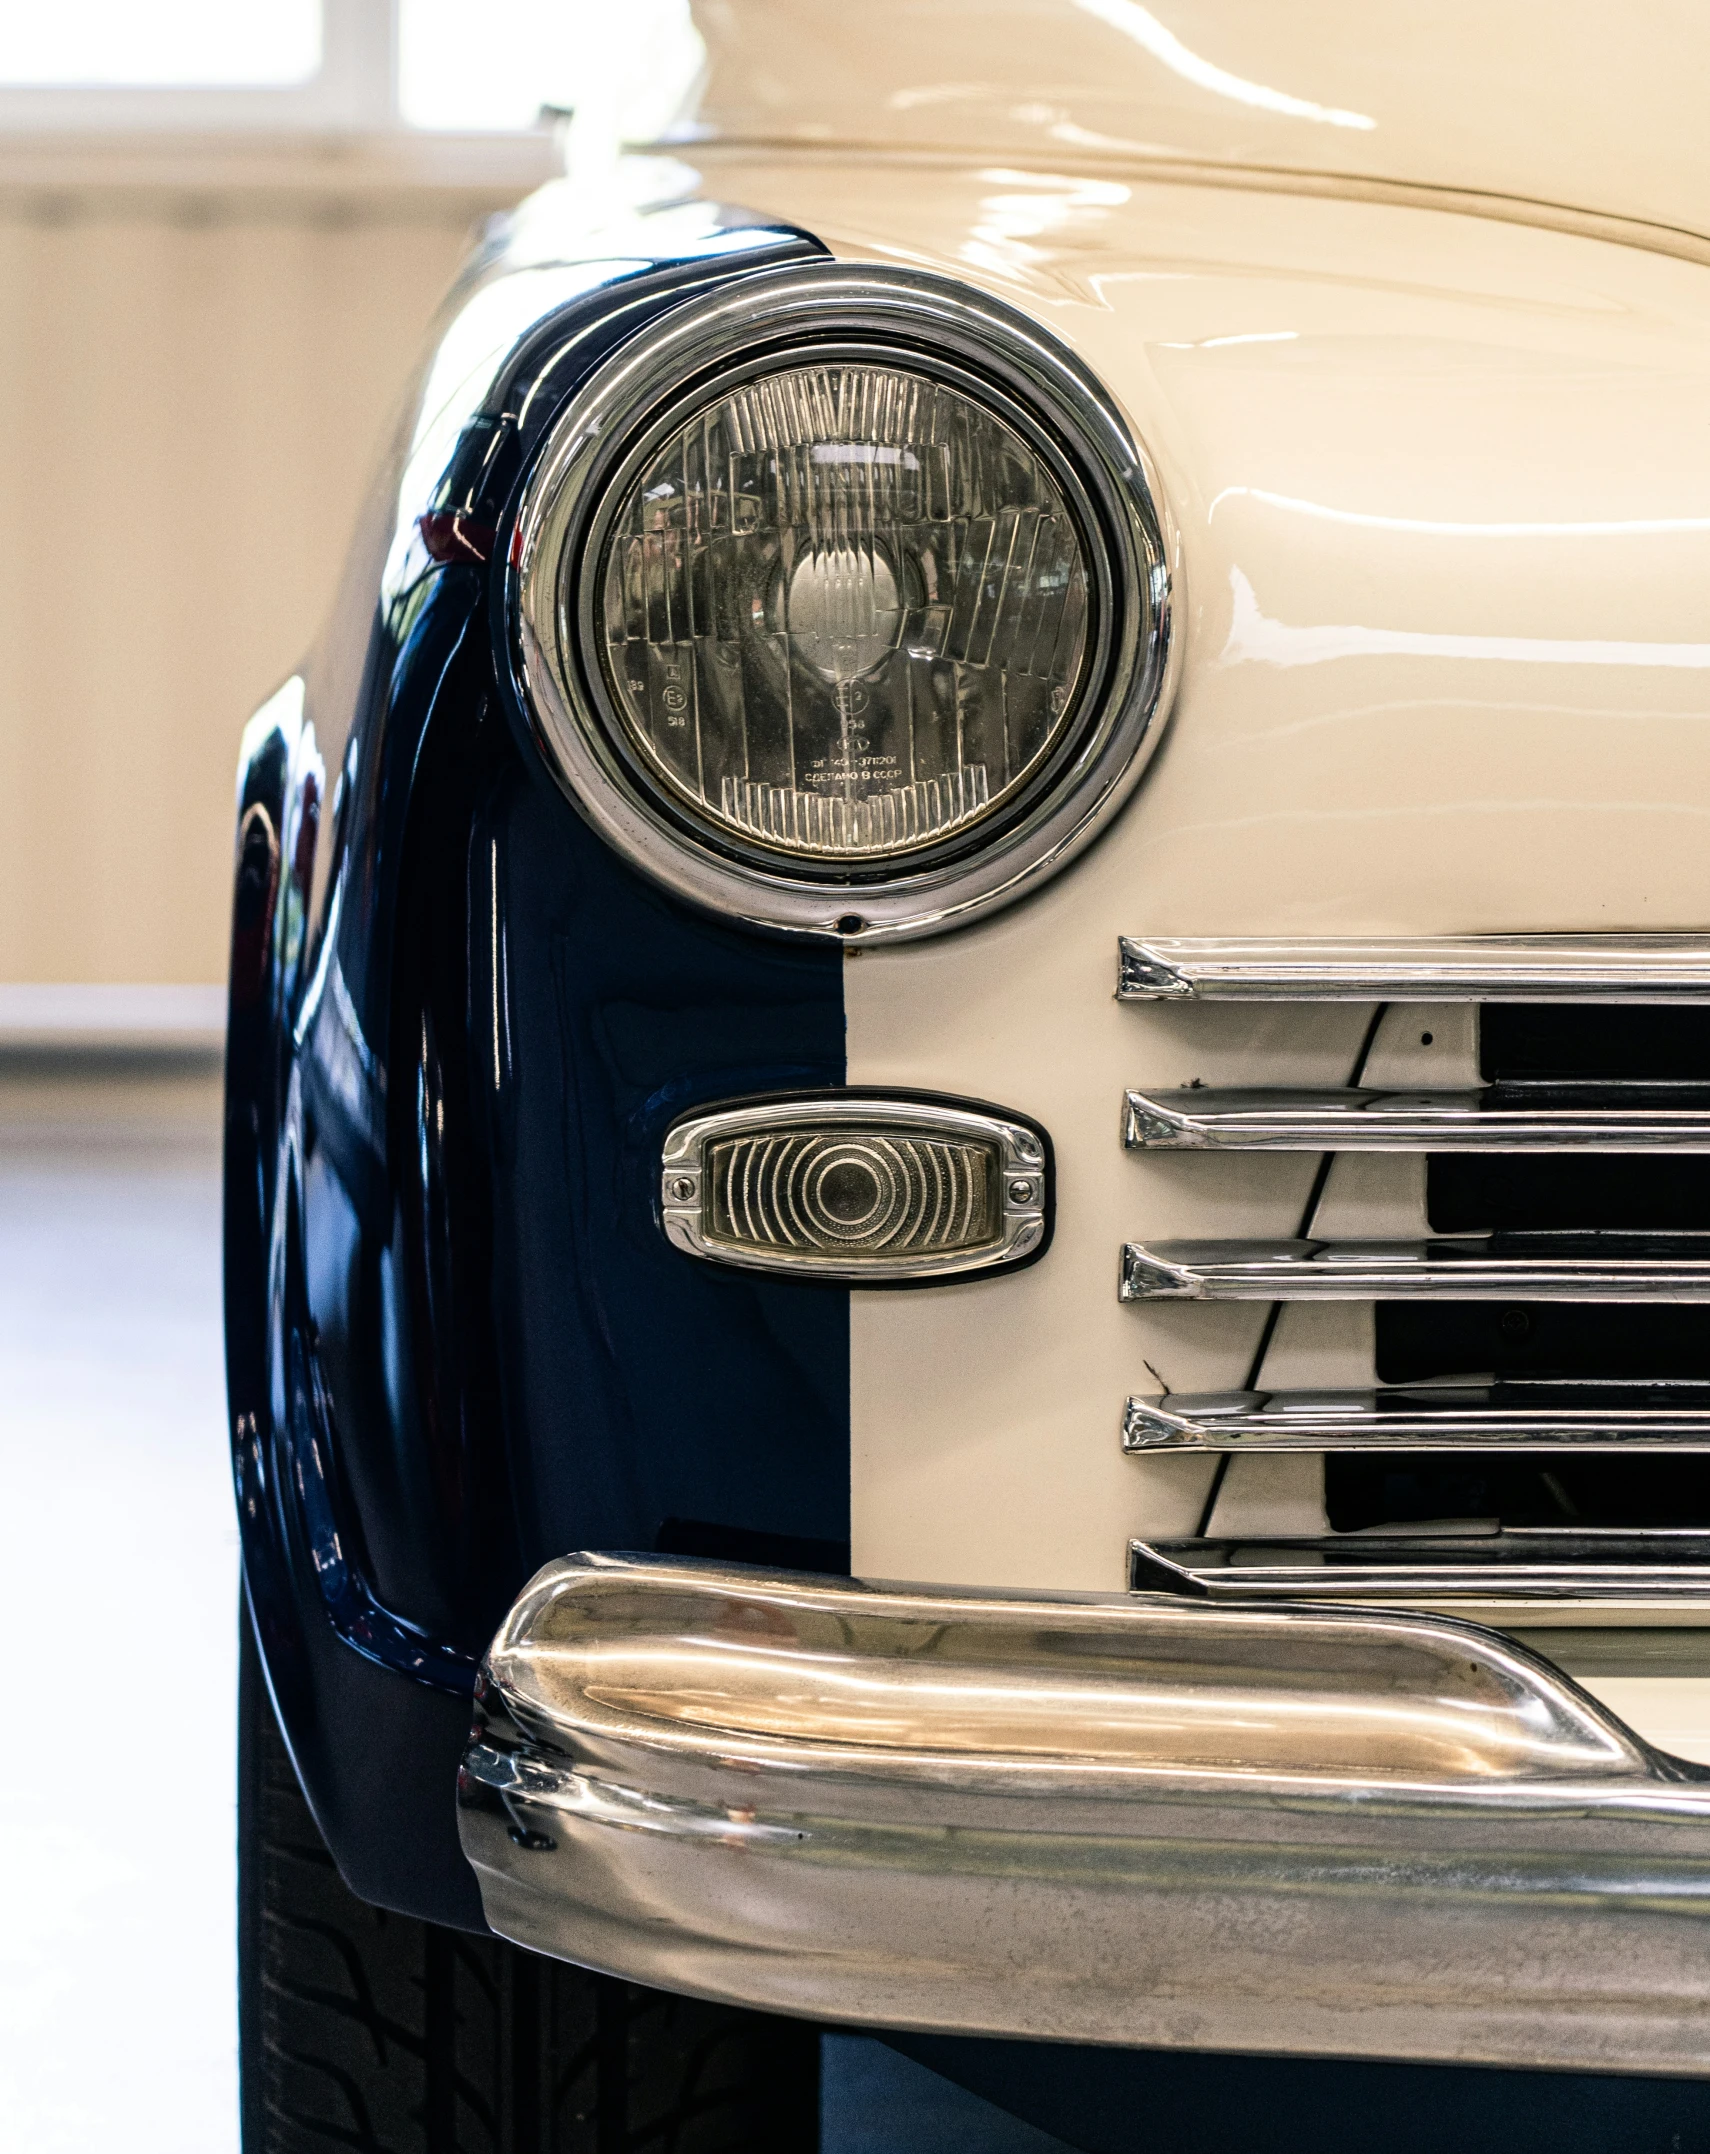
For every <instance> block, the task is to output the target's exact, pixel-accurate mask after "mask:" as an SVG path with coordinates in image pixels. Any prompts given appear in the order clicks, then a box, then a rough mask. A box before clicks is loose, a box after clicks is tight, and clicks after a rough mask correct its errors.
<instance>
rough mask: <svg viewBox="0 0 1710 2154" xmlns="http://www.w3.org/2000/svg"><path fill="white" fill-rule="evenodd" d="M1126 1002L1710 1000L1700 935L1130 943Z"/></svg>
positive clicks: (1123, 964) (1126, 944)
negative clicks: (1188, 1000)
mask: <svg viewBox="0 0 1710 2154" xmlns="http://www.w3.org/2000/svg"><path fill="white" fill-rule="evenodd" d="M1117 994H1118V997H1119V998H1120V999H1121V1000H1122V1001H1125V1002H1146V1001H1158V1000H1187V999H1197V1000H1199V1001H1231V1002H1710V937H1707V936H1703V935H1450V936H1438V937H1433V938H1430V939H1423V940H1411V941H1410V940H1402V939H1399V938H1397V939H1381V938H1380V939H1370V940H1366V939H1353V938H1346V937H1322V938H1313V939H1303V940H1298V941H1297V940H1279V939H1275V938H1269V939H1263V940H1261V939H1258V938H1255V937H1251V936H1193V937H1172V938H1167V939H1158V938H1153V937H1148V938H1147V939H1146V940H1145V941H1141V940H1139V939H1137V938H1135V937H1132V936H1127V935H1125V936H1124V937H1123V938H1122V942H1121V954H1120V960H1119V970H1118V975H1117Z"/></svg>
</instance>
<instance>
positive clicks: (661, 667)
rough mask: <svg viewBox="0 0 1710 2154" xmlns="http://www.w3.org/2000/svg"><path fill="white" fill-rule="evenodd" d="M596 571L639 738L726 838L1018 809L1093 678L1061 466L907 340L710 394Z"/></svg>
mask: <svg viewBox="0 0 1710 2154" xmlns="http://www.w3.org/2000/svg"><path fill="white" fill-rule="evenodd" d="M566 572H567V573H569V574H574V573H576V571H575V569H574V568H573V567H572V566H571V565H570V564H566ZM597 573H598V583H599V589H600V601H601V603H600V615H599V631H600V632H599V651H598V659H599V663H600V665H601V667H602V670H603V673H604V679H605V685H606V687H607V688H608V690H609V693H610V697H611V701H612V704H613V706H614V708H615V710H616V712H617V714H618V717H619V721H620V723H621V725H622V727H623V729H624V736H625V740H626V743H627V745H628V746H630V747H631V749H632V750H633V751H634V752H635V754H636V756H637V757H638V759H639V760H640V761H641V762H642V764H643V765H644V767H645V768H646V769H647V770H648V771H649V773H650V774H652V775H653V776H655V777H656V778H657V779H658V780H660V781H662V782H663V784H664V785H665V786H666V787H667V788H668V789H669V792H670V794H671V795H672V796H674V797H675V798H676V799H678V800H680V801H681V802H682V803H684V805H685V806H686V807H687V808H688V809H689V810H690V811H692V812H693V813H695V814H696V815H697V816H703V817H705V818H707V819H708V820H709V821H710V822H712V823H713V824H714V825H715V826H716V827H717V828H718V829H719V831H720V832H722V833H723V834H725V835H726V837H727V838H729V839H731V840H735V841H743V842H746V843H747V844H750V845H755V846H760V847H764V848H767V849H769V850H775V851H777V852H780V853H784V854H788V855H791V856H795V857H798V858H800V859H801V860H803V861H804V862H805V861H815V862H825V863H841V862H847V861H874V860H897V859H904V858H907V857H908V856H909V855H911V854H917V853H920V852H921V851H923V850H924V849H928V848H932V847H935V846H937V845H938V844H940V843H941V842H942V841H943V840H944V839H945V838H947V837H949V836H951V835H952V834H953V833H955V832H958V831H961V830H965V829H966V828H967V827H968V826H969V825H971V824H973V823H976V822H980V821H983V820H984V819H986V818H987V817H990V816H992V815H994V814H996V813H997V812H999V811H1000V810H1001V809H1002V808H1003V807H1004V805H1005V804H1006V803H1007V802H1009V801H1010V800H1011V799H1012V798H1013V797H1014V796H1015V794H1016V793H1017V792H1018V791H1019V790H1020V789H1021V788H1023V787H1025V786H1026V784H1027V782H1028V780H1029V779H1030V778H1032V777H1033V776H1034V775H1035V773H1036V772H1037V771H1038V770H1039V769H1040V767H1041V765H1042V764H1043V763H1044V762H1045V761H1046V759H1047V758H1048V757H1049V755H1050V753H1051V751H1052V749H1053V748H1054V747H1055V746H1056V745H1057V743H1058V742H1059V741H1060V740H1061V739H1062V738H1063V735H1064V733H1065V731H1066V730H1067V729H1068V728H1069V727H1070V726H1071V724H1072V722H1073V718H1074V714H1075V710H1076V706H1077V703H1078V699H1079V693H1080V689H1081V686H1082V684H1083V682H1084V680H1085V678H1086V671H1087V656H1088V651H1087V627H1088V621H1087V611H1088V589H1089V577H1088V573H1087V540H1086V539H1085V538H1084V537H1083V536H1082V533H1081V530H1080V528H1079V526H1078V523H1077V519H1076V517H1075V515H1074V513H1073V511H1072V510H1071V508H1070V506H1069V502H1068V499H1067V497H1066V491H1065V487H1064V485H1063V484H1062V483H1061V482H1060V481H1059V480H1058V478H1057V477H1056V476H1055V475H1054V473H1053V472H1052V470H1051V467H1050V464H1049V463H1048V462H1047V460H1046V458H1045V456H1044V455H1043V454H1042V453H1041V452H1040V451H1039V449H1037V448H1036V447H1035V446H1034V445H1033V444H1031V443H1030V442H1029V441H1028V440H1027V439H1026V438H1025V437H1024V436H1023V435H1022V434H1021V433H1020V432H1019V431H1018V429H1017V428H1016V427H1015V426H1013V425H1011V424H1010V423H1009V422H1008V421H1007V420H1005V419H1004V418H1003V417H1002V416H1000V415H999V413H998V412H996V411H994V410H992V409H990V408H989V407H987V406H986V405H984V404H982V403H980V402H978V401H976V400H975V398H974V397H972V396H970V395H968V394H966V393H962V392H959V391H958V390H956V389H953V388H950V387H948V386H947V385H946V384H944V383H943V382H940V381H935V380H933V379H932V378H931V377H930V376H928V375H926V374H923V373H920V372H918V371H916V370H915V369H912V368H905V367H902V366H900V365H895V364H891V365H878V364H874V363H872V362H870V361H869V362H867V363H865V364H862V363H859V362H854V363H850V362H843V363H820V364H813V365H805V366H792V367H782V368H777V369H775V370H769V371H767V372H766V373H764V374H762V375H761V376H759V377H758V378H757V379H756V380H754V381H751V382H747V383H744V384H742V385H741V386H739V387H734V388H731V389H728V390H726V391H725V392H724V393H723V394H722V395H718V396H715V397H713V398H712V399H710V400H709V401H707V402H706V403H704V404H702V405H701V406H700V407H699V408H698V409H697V410H695V411H694V412H692V413H691V414H690V415H689V416H688V417H687V418H686V419H684V420H683V421H682V422H681V423H680V424H678V425H677V426H676V427H674V428H673V430H672V431H671V432H670V433H669V434H667V435H666V437H665V439H664V440H663V441H661V442H660V443H659V444H658V445H657V447H655V448H650V449H649V450H648V452H647V454H646V457H645V459H644V461H643V462H642V464H641V467H640V469H639V470H637V471H636V472H635V473H634V475H633V477H630V478H628V479H627V480H626V482H625V485H624V488H623V492H622V495H621V498H620V500H619V503H618V505H617V509H616V513H615V515H614V516H613V518H612V522H611V528H610V535H609V537H608V538H607V539H606V541H605V552H604V560H603V562H602V563H601V565H600V568H599V570H598V572H597Z"/></svg>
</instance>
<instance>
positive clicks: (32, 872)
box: [0, 135, 551, 983]
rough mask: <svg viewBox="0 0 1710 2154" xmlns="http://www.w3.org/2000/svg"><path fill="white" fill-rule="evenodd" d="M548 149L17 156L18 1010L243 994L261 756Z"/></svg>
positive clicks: (0, 413) (2, 934)
mask: <svg viewBox="0 0 1710 2154" xmlns="http://www.w3.org/2000/svg"><path fill="white" fill-rule="evenodd" d="M550 162H551V145H550V141H549V140H542V139H540V138H534V139H529V140H521V141H515V142H500V143H497V144H495V145H493V146H492V147H491V148H490V149H488V150H486V151H484V152H482V153H481V154H479V155H476V156H465V157H464V158H462V159H461V160H448V159H447V158H446V157H445V156H444V155H443V154H442V153H441V154H435V155H430V154H428V153H427V152H425V151H422V150H419V149H415V148H413V147H412V146H411V145H410V144H408V143H404V144H399V143H398V142H397V141H395V140H394V141H391V142H388V141H385V140H383V139H373V140H369V141H366V142H364V141H362V140H360V139H354V138H348V137H347V138H344V139H342V140H341V141H339V142H336V143H322V144H318V145H311V144H305V143H300V142H299V143H295V144H293V143H290V142H287V141H281V142H279V143H275V144H271V145H270V144H268V143H267V142H263V141H257V140H255V139H253V138H250V139H246V140H244V141H242V142H237V141H231V142H222V141H220V140H218V139H213V138H207V137H202V138H198V139H195V140H192V141H184V140H178V141H175V140H173V139H171V138H166V137H155V138H153V139H150V140H146V141H144V140H131V141H127V140H124V139H117V138H114V137H112V136H110V135H106V136H102V137H101V138H99V139H94V138H90V139H87V140H79V139H78V138H76V137H72V136H60V137H57V138H55V139H53V140H52V141H46V142H35V143H31V142H29V141H28V140H24V141H19V140H17V139H14V140H12V141H11V142H5V141H0V473H3V474H4V487H5V502H6V512H5V514H4V515H3V516H0V983H14V982H50V981H51V982H65V983H82V982H139V983H140V982H162V983H165V982H212V981H216V980H218V979H220V978H221V977H222V976H223V973H224V970H225V939H226V925H227V922H226V913H227V903H228V883H229V872H230V849H231V801H232V783H233V774H234V770H235V759H236V754H237V741H238V733H239V729H240V728H241V726H242V723H243V721H244V719H245V717H246V716H247V715H248V713H249V711H250V710H251V709H252V708H253V706H254V705H255V704H256V703H257V702H258V701H259V700H260V699H261V698H262V697H263V696H264V695H266V694H267V693H268V692H269V690H270V689H271V688H273V687H274V686H275V685H276V684H277V682H278V681H279V680H280V679H281V677H282V676H283V675H284V674H285V673H286V672H288V671H289V670H290V668H291V667H292V665H293V664H294V663H295V662H296V660H297V658H298V657H299V655H300V654H301V652H302V651H303V649H304V647H305V645H306V643H307V641H308V639H309V638H310V636H311V634H312V633H313V631H314V627H315V624H316V621H317V619H318V617H319V616H320V614H321V612H322V610H323V608H324V607H325V606H326V604H327V602H328V599H329V596H330V594H331V590H332V587H333V583H334V579H335V577H336V574H337V571H338V565H339V561H340V557H341V555H342V553H343V550H344V547H345V543H346V540H347V536H348V533H349V530H350V527H351V525H352V522H353V519H354V515H355V511H356V507H357V503H358V501H359V499H360V496H361V493H362V490H363V487H364V485H365V483H366V480H367V477H368V474H369V472H370V470H371V467H372V462H373V458H374V456H375V453H376V450H377V446H378V443H379V440H380V437H381V434H382V431H383V429H384V427H385V425H386V422H387V420H388V417H389V415H390V413H391V411H392V410H393V409H394V408H395V406H396V402H397V399H398V396H399V393H400V390H401V387H402V385H403V383H404V381H405V378H406V376H407V374H408V372H409V369H410V365H411V362H412V358H413V356H414V354H415V353H416V351H417V349H418V348H419V346H420V343H421V340H422V338H423V335H424V332H425V329H426V326H427V324H428V322H429V320H430V318H431V316H432V313H433V310H434V308H435V306H436V304H437V303H438V301H439V299H440V297H441V295H442V294H443V292H444V290H445V288H446V286H447V284H448V282H449V280H450V278H451V277H452V275H453V274H454V272H455V270H456V267H457V264H458V261H459V259H460V257H461V256H462V255H463V253H464V251H465V249H466V247H467V244H468V241H469V239H470V236H471V234H472V232H473V231H474V230H475V229H476V228H477V227H478V224H479V222H480V220H481V219H483V218H484V217H486V216H488V215H491V214H493V213H494V212H495V211H498V210H500V209H502V208H504V207H505V206H506V205H507V204H508V203H510V202H513V201H515V200H516V199H518V198H519V197H520V195H521V194H523V193H524V192H526V191H527V190H528V188H529V187H530V186H532V185H533V184H535V182H536V181H538V180H539V179H540V178H543V177H545V176H546V173H547V171H548V169H549V167H550Z"/></svg>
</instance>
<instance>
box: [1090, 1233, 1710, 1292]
mask: <svg viewBox="0 0 1710 2154" xmlns="http://www.w3.org/2000/svg"><path fill="white" fill-rule="evenodd" d="M1120 1292H1121V1297H1122V1299H1123V1300H1124V1301H1416V1300H1423V1299H1427V1298H1431V1299H1435V1300H1439V1301H1680V1302H1687V1301H1690V1302H1699V1301H1710V1235H1682V1236H1679V1237H1676V1238H1674V1239H1672V1240H1671V1239H1668V1238H1665V1237H1661V1236H1646V1235H1638V1234H1600V1235H1594V1234H1584V1235H1573V1234H1559V1235H1551V1236H1549V1237H1548V1239H1547V1240H1545V1239H1543V1238H1535V1239H1531V1240H1528V1241H1525V1242H1521V1241H1519V1240H1517V1239H1516V1238H1515V1237H1512V1236H1495V1235H1484V1234H1469V1235H1466V1236H1464V1237H1458V1238H1456V1239H1453V1240H1445V1241H1421V1242H1313V1241H1276V1242H1261V1241H1250V1242H1233V1241H1228V1242H1223V1241H1219V1242H1212V1241H1204V1242H1201V1241H1192V1242H1189V1241H1181V1242H1149V1243H1145V1244H1142V1243H1139V1242H1129V1243H1127V1244H1126V1245H1125V1246H1124V1248H1123V1251H1122V1281H1121V1288H1120Z"/></svg>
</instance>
